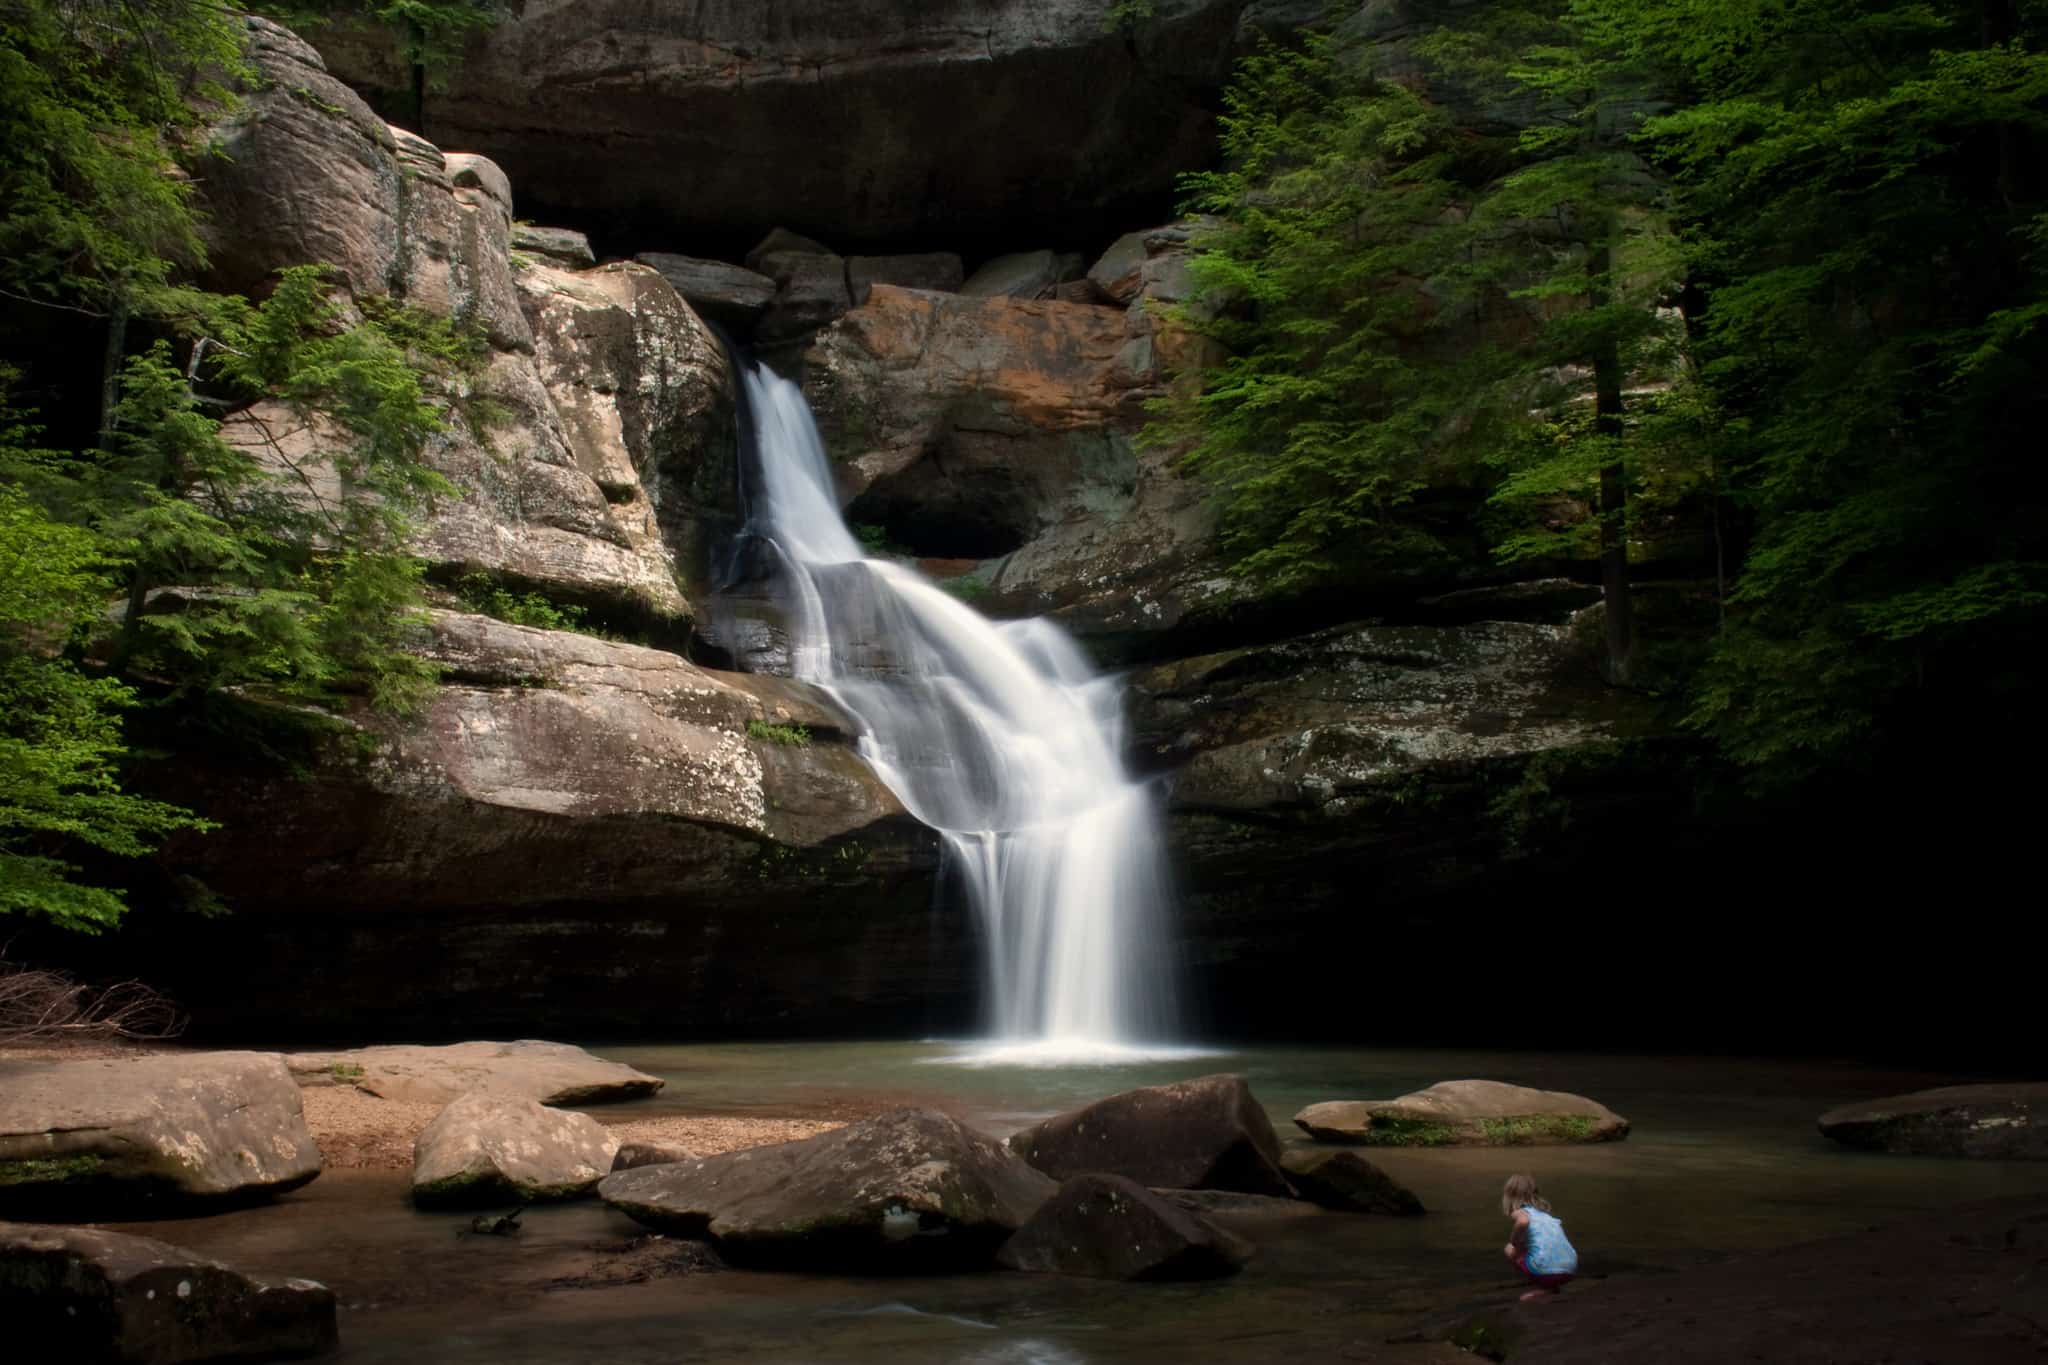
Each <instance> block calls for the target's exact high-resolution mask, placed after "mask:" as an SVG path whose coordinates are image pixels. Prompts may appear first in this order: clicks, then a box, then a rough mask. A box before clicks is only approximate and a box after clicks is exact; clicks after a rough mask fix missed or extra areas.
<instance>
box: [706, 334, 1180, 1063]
mask: <svg viewBox="0 0 2048 1365" xmlns="http://www.w3.org/2000/svg"><path fill="white" fill-rule="evenodd" d="M744 382H745V385H746V394H747V400H748V407H749V411H750V413H751V417H752V433H753V450H752V452H751V454H752V456H753V460H752V467H751V470H750V473H751V474H752V476H753V477H754V479H755V482H754V484H753V485H752V487H751V489H750V493H751V512H752V520H751V523H750V526H749V530H750V531H751V532H752V534H753V535H755V536H756V537H757V538H758V539H759V540H761V541H763V542H765V543H766V544H767V545H769V546H771V547H772V548H773V551H774V556H775V558H776V560H777V561H778V563H777V567H778V569H779V571H780V572H779V574H778V579H779V582H780V585H781V588H782V590H783V592H784V594H785V596H786V598H787V602H786V605H787V608H788V618H789V619H788V628H789V637H790V660H791V666H792V670H793V671H794V672H795V674H796V676H798V677H799V678H801V679H803V680H804V681H806V682H809V683H813V684H815V685H816V686H818V687H820V688H823V689H824V690H825V691H827V692H829V693H830V694H831V695H832V696H833V697H834V698H835V699H837V700H838V702H839V703H840V705H841V706H843V707H844V708H845V709H846V711H847V712H848V713H849V714H851V715H852V716H853V717H855V718H856V719H857V720H858V721H859V723H860V725H861V727H862V734H861V738H860V751H861V753H862V755H863V756H864V757H865V758H866V759H867V761H868V762H869V763H870V764H872V765H873V767H874V769H875V771H876V772H877V773H878V774H879V775H880V776H881V778H882V780H883V781H885V782H886V783H888V785H889V786H890V788H891V789H892V790H893V791H895V792H896V794H897V796H898V797H899V798H901V800H902V801H903V803H904V805H905V806H906V807H907V808H908V809H909V810H910V812H911V813H912V814H913V815H915V816H916V817H917V818H918V819H920V820H922V821H923V822H925V823H926V824H928V825H930V826H931V827H932V828H934V829H936V830H938V831H939V832H940V834H941V835H942V836H943V838H944V840H945V844H946V848H947V852H948V858H949V861H950V864H951V867H952V868H953V870H954V871H955V872H956V873H957V874H958V876H959V879H960V881H961V882H962V883H963V884H964V885H965V887H966V891H967V895H968V897H969V899H970V902H971V904H972V908H973V910H974V911H975V913H976V914H977V916H978V917H979V919H980V921H981V926H982V929H983V934H984V942H985V950H986V955H987V972H988V976H987V986H988V1006H989V1027H990V1032H991V1035H992V1038H991V1040H990V1044H989V1047H990V1048H991V1049H992V1050H995V1051H996V1052H997V1053H998V1054H999V1055H1002V1056H1004V1057H1006V1058H1010V1059H1015V1060H1025V1061H1032V1060H1039V1061H1044V1062H1047V1063H1058V1062H1071V1061H1075V1060H1106V1059H1110V1058H1115V1059H1118V1060H1127V1059H1129V1057H1131V1056H1132V1055H1133V1054H1134V1053H1147V1052H1155V1051H1159V1050H1161V1049H1160V1040H1162V1039H1164V1038H1165V1037H1167V1036H1169V1033H1170V1031H1171V1030H1172V1028H1173V1026H1174V1024H1175V1022H1176V1021H1175V1017H1174V1008H1173V998H1172V995H1173V993H1172V989H1171V981H1172V973H1171V971H1170V970H1169V968H1168V966H1167V959H1168V954H1167V952H1166V945H1165V943H1164V941H1163V930H1164V929H1165V927H1166V925H1165V923H1164V917H1165V901H1166V895H1165V882H1164V877H1163V875H1162V862H1161V856H1160V847H1159V837H1158V831H1157V813H1156V811H1155V809H1154V803H1153V800H1152V796H1151V793H1150V792H1149V791H1148V790H1147V789H1146V788H1145V787H1143V786H1142V785H1141V784H1138V783H1135V782H1133V781H1132V780H1131V779H1130V777H1129V775H1128V774H1127V773H1126V772H1125V771H1124V767H1123V763H1122V761H1121V759H1120V758H1119V756H1118V751H1119V743H1120V727H1121V717H1120V714H1119V706H1118V696H1117V689H1116V686H1115V684H1114V682H1113V681H1112V680H1111V679H1108V678H1104V677H1100V676H1098V675H1097V674H1096V673H1095V672H1094V670H1093V669H1091V668H1090V667H1089V665H1088V661H1087V660H1086V659H1085V658H1084V657H1083V656H1082V654H1081V651H1080V650H1079V649H1078V648H1077V647H1076V646H1075V645H1074V643H1073V641H1072V640H1070V639H1068V638H1067V636H1066V635H1065V633H1064V632H1062V631H1061V630H1060V629H1059V628H1058V627H1056V626H1054V625H1053V624H1052V623H1050V622H1048V621H1044V620H1031V621H1009V622H996V621H991V620H989V619H988V618H987V617H984V616H982V615H981V614H980V613H979V612H977V611H975V610H974V609H973V608H971V607H969V606H967V605H966V604H964V603H962V602H960V601H959V600H957V599H956V598H954V597H953V596H951V595H950V594H949V593H947V592H946V591H944V590H943V589H942V588H940V587H938V586H937V585H935V584H933V583H932V582H931V581H930V580H928V579H926V578H924V577H923V576H922V575H920V574H918V573H916V572H914V571H912V570H911V569H908V568H905V567H903V566H902V565H899V564H893V563H890V562H888V561H886V560H881V559H872V558H868V557H866V556H865V555H864V554H863V553H862V551H861V547H860V544H859V542H857V541H856V540H855V539H854V538H853V536H852V534H851V533H850V532H849V531H848V530H847V528H846V523H845V521H844V520H843V519H842V518H841V516H840V514H839V501H838V498H837V496H836V494H835V492H834V489H833V482H832V473H831V467H830V464H829V462H828V461H827V459H826V456H825V451H824V447H823V444H822V443H821V442H820V441H819V439H818V432H817V427H816V424H815V423H814V422H813V421H812V419H811V413H810V409H809V407H808V406H807V405H806V404H805V402H804V399H803V394H802V393H801V391H800V390H798V389H797V387H796V386H795V385H793V384H791V383H789V382H788V381H787V380H784V379H782V378H780V377H779V376H776V375H774V374H772V373H770V372H768V371H767V370H765V369H762V368H761V367H758V366H753V367H748V368H747V369H746V371H745V374H744Z"/></svg>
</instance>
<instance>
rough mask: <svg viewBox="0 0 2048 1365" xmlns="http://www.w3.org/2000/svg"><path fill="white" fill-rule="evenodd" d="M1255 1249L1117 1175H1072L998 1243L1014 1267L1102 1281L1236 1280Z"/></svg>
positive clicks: (998, 1256)
mask: <svg viewBox="0 0 2048 1365" xmlns="http://www.w3.org/2000/svg"><path fill="white" fill-rule="evenodd" d="M1251 1255H1252V1246H1251V1244H1250V1243H1249V1242H1247V1241H1245V1240H1244V1239H1243V1238H1241V1237H1239V1236H1237V1235H1236V1234H1235V1233H1232V1232H1227V1231H1225V1230H1224V1229H1222V1228H1219V1227H1217V1226H1216V1225H1215V1224H1214V1223H1211V1222H1210V1221H1209V1220H1207V1219H1206V1218H1203V1217H1201V1216H1200V1215H1198V1214H1194V1213H1190V1212H1188V1211H1187V1210H1186V1209H1184V1208H1180V1207H1177V1206H1176V1205H1174V1204H1171V1203H1169V1202H1167V1201H1166V1200H1164V1199H1162V1198H1160V1197H1159V1196H1158V1195H1156V1194H1154V1193H1152V1192H1151V1191H1150V1190H1148V1189H1146V1188H1145V1187H1144V1186H1142V1185H1140V1184H1138V1183H1137V1182H1136V1181H1133V1180H1127V1179H1125V1178H1124V1177H1123V1176H1120V1175H1077V1176H1075V1177H1074V1178H1073V1179H1072V1180H1069V1181H1067V1182H1066V1183H1065V1184H1063V1185H1061V1186H1060V1187H1059V1189H1058V1191H1057V1192H1055V1193H1054V1195H1053V1197H1052V1198H1050V1199H1048V1200H1046V1201H1045V1203H1044V1204H1043V1205H1042V1206H1040V1208H1039V1210H1038V1212H1037V1213H1035V1214H1033V1215H1031V1221H1030V1222H1028V1223H1026V1224H1025V1225H1024V1226H1023V1227H1022V1228H1020V1229H1018V1232H1017V1235H1016V1236H1015V1237H1012V1238H1011V1239H1010V1240H1009V1241H1008V1242H1006V1243H1004V1244H1003V1249H1002V1250H1001V1251H1000V1252H998V1253H997V1254H996V1260H997V1261H999V1262H1000V1263H1001V1264H1003V1265H1006V1266H1008V1267H1009V1268H1010V1269H1012V1270H1036V1271H1042V1272H1045V1273H1049V1274H1054V1275H1087V1276H1092V1277H1093V1278H1096V1279H1102V1280H1207V1279H1214V1278H1216V1277H1217V1276H1219V1275H1234V1274H1236V1273H1237V1271H1238V1269H1239V1268H1240V1267H1242V1266H1243V1265H1244V1263H1245V1262H1246V1261H1248V1260H1250V1259H1251Z"/></svg>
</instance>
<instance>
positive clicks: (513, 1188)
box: [412, 1091, 619, 1209]
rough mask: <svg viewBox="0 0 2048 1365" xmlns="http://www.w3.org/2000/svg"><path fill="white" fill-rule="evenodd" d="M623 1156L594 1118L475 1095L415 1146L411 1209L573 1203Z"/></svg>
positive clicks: (453, 1107)
mask: <svg viewBox="0 0 2048 1365" xmlns="http://www.w3.org/2000/svg"><path fill="white" fill-rule="evenodd" d="M618 1151H619V1144H618V1140H617V1139H616V1138H614V1137H613V1136H612V1135H611V1134H610V1133H609V1132H608V1131H607V1130H606V1129H605V1128H604V1126H603V1125H602V1124H600V1123H598V1121H597V1120H596V1119H593V1118H591V1117H590V1116H589V1115H588V1114H578V1113H574V1112H572V1111H569V1110H563V1109H549V1108H548V1107H546V1106H545V1105H541V1104H536V1103H535V1102H534V1101H532V1100H528V1099H515V1098H509V1097H505V1096H498V1095H487V1094H482V1093H479V1092H476V1091H472V1092H470V1093H469V1094H467V1095H463V1096H460V1097H458V1098H457V1099H456V1100H454V1101H453V1102H452V1103H450V1104H449V1105H448V1107H447V1108H445V1109H443V1110H442V1111H441V1112H440V1113H438V1114H436V1115H435V1116H434V1118H433V1121H432V1122H430V1123H429V1124H428V1125H427V1126H426V1127H425V1128H423V1129H421V1130H420V1135H419V1136H418V1137H417V1138H415V1139H413V1155H412V1202H413V1203H415V1204H417V1205H419V1206H420V1207H421V1208H423V1209H426V1208H481V1207H484V1206H486V1205H493V1204H508V1203H511V1204H522V1203H541V1202H547V1201H554V1200H562V1199H574V1198H577V1197H578V1196H579V1195H584V1194H588V1193H590V1191H591V1190H593V1189H595V1188H596V1187H597V1182H598V1181H599V1180H601V1179H603V1178H604V1177H605V1176H606V1175H607V1174H609V1173H610V1171H611V1169H612V1160H613V1158H614V1157H616V1156H617V1155H618Z"/></svg>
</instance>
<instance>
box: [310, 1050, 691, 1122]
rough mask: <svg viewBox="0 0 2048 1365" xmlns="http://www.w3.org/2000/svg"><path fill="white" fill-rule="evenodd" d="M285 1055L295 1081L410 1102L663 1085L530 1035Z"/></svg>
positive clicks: (577, 1098)
mask: <svg viewBox="0 0 2048 1365" xmlns="http://www.w3.org/2000/svg"><path fill="white" fill-rule="evenodd" d="M284 1060H285V1063H286V1065H288V1066H290V1067H291V1069H292V1074H293V1075H295V1076H297V1077H298V1078H299V1084H301V1085H353V1086H355V1087H356V1088H357V1089H358V1090H365V1091H368V1092H369V1093H370V1094H372V1095H376V1096H377V1097H379V1098H380V1099H387V1100H404V1101H407V1102H408V1103H412V1104H447V1103H448V1102H449V1101H450V1100H453V1099H454V1098H455V1097H456V1096H458V1095H466V1094H469V1093H470V1092H472V1091H480V1092H482V1093H484V1094H487V1095H498V1096H503V1097H506V1098H516V1099H527V1100H533V1101H535V1102H536V1103H539V1104H561V1105H570V1106H578V1105H585V1104H610V1103H612V1102H614V1101H617V1100H636V1099H639V1098H640V1097H641V1096H643V1095H652V1094H653V1093H654V1092H655V1091H657V1090H659V1089H661V1087H662V1086H663V1085H664V1084H665V1082H664V1081H663V1080H662V1079H661V1078H660V1077H659V1076H650V1075H648V1074H647V1073H646V1072H644V1071H635V1070H634V1069H633V1068H632V1067H630V1066H622V1065H620V1064H619V1063H618V1062H607V1061H605V1060H604V1059H603V1058H601V1057H593V1056H591V1055H590V1054H589V1053H588V1052H585V1051H584V1050H583V1049H582V1048H580V1047H572V1046H570V1045H569V1044H567V1043H544V1042H539V1041H535V1040H531V1039H529V1040H526V1041H524V1042H517V1043H450V1044H449V1045H447V1046H446V1047H416V1046H410V1045H400V1046H393V1047H359V1048H354V1049H351V1050H349V1051H347V1052H293V1053H288V1054H286V1056H285V1059H284Z"/></svg>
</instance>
